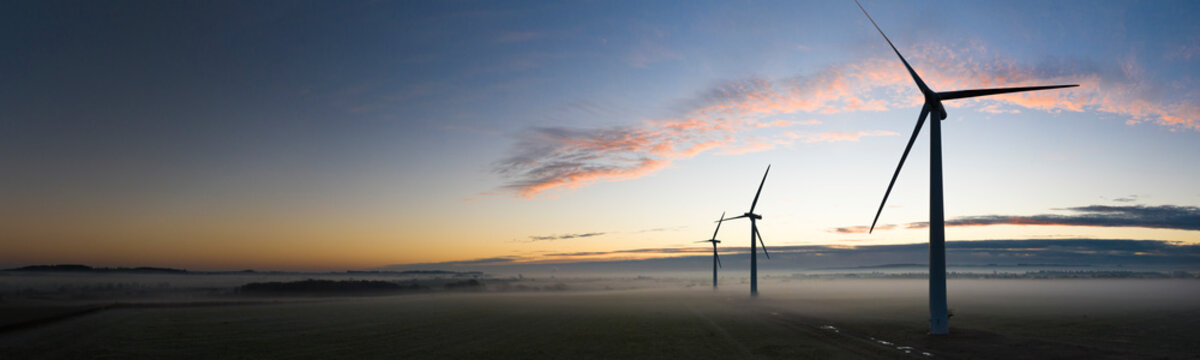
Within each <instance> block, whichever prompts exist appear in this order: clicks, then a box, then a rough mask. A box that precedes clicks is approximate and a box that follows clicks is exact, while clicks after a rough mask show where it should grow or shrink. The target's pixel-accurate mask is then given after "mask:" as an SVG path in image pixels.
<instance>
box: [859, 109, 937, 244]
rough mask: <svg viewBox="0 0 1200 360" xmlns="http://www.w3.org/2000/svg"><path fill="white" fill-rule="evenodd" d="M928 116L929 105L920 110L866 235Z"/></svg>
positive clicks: (877, 219) (880, 210) (873, 226)
mask: <svg viewBox="0 0 1200 360" xmlns="http://www.w3.org/2000/svg"><path fill="white" fill-rule="evenodd" d="M926 115H929V104H926V105H925V106H924V107H922V108H921V116H920V117H918V118H917V127H916V128H913V133H912V137H910V138H908V146H905V147H904V154H903V155H900V164H899V165H896V173H894V174H892V182H889V183H888V187H887V191H886V192H884V193H883V202H880V203H879V210H878V211H875V220H872V221H871V230H868V231H867V233H868V234H870V233H871V232H874V231H875V223H876V222H879V214H882V213H883V205H885V204H887V199H888V195H891V194H892V186H894V185H896V178H897V177H899V176H900V169H901V168H903V167H904V159H906V158H908V152H909V150H912V146H913V143H914V142H916V141H917V134H920V133H921V126H922V125H925V116H926Z"/></svg>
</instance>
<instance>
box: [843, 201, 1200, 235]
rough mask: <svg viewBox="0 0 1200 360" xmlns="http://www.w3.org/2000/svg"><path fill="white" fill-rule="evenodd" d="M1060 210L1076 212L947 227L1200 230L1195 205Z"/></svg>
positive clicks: (988, 218) (972, 219)
mask: <svg viewBox="0 0 1200 360" xmlns="http://www.w3.org/2000/svg"><path fill="white" fill-rule="evenodd" d="M1059 210H1067V211H1070V212H1074V213H1075V214H1070V215H1056V214H1043V215H1030V216H1014V215H982V216H965V217H959V218H954V219H950V220H947V221H946V226H986V225H1058V226H1097V227H1140V228H1151V229H1176V230H1200V208H1198V207H1194V206H1174V205H1158V206H1144V205H1131V206H1109V205H1091V206H1080V207H1072V208H1065V209H1059ZM928 226H929V223H928V222H914V223H908V224H906V225H905V226H904V228H907V229H916V228H925V227H928ZM892 228H893V227H891V226H888V227H883V226H879V227H876V228H875V229H877V230H887V229H892ZM831 231H833V232H838V233H864V232H866V231H867V227H865V226H850V227H841V228H836V229H833V230H831Z"/></svg>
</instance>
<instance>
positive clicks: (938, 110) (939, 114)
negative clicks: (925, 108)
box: [925, 100, 946, 120]
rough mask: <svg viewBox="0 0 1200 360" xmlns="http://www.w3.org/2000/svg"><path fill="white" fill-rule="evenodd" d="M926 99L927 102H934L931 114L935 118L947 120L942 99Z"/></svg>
mask: <svg viewBox="0 0 1200 360" xmlns="http://www.w3.org/2000/svg"><path fill="white" fill-rule="evenodd" d="M925 101H926V104H933V106H931V108H932V109H931V110H930V111H929V116H931V117H933V119H934V120H946V108H945V107H943V106H942V102H941V100H934V101H933V102H929V100H925Z"/></svg>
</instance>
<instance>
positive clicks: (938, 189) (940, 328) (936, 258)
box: [854, 0, 1079, 334]
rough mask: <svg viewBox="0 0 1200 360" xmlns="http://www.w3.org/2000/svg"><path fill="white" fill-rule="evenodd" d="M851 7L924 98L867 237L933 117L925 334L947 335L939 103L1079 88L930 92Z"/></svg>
mask: <svg viewBox="0 0 1200 360" xmlns="http://www.w3.org/2000/svg"><path fill="white" fill-rule="evenodd" d="M854 3H855V4H858V8H859V9H861V10H862V12H863V14H864V15H866V16H867V20H870V21H871V25H874V26H875V30H877V31H879V35H883V39H884V40H885V41H887V43H888V46H891V47H892V52H895V53H896V56H897V57H899V58H900V62H902V63H904V68H905V69H908V74H909V75H911V76H912V79H913V81H914V82H916V83H917V88H918V89H920V90H921V94H922V95H924V96H925V105H924V106H923V107H921V115H920V116H919V117H917V126H916V128H915V129H913V133H912V137H911V138H909V139H908V146H906V147H905V148H904V153H903V154H902V155H900V164H899V165H897V166H896V172H895V173H894V174H892V181H891V182H890V183H888V187H887V191H886V192H884V193H883V202H881V203H880V204H879V210H878V211H876V212H875V220H873V221H871V230H870V231H868V233H870V232H874V231H875V223H876V222H878V221H879V214H881V213H883V206H884V204H887V198H888V195H889V194H891V193H892V186H893V185H895V184H896V177H897V176H899V175H900V168H902V167H904V159H905V158H907V157H908V151H909V150H911V149H912V146H913V142H914V141H916V140H917V134H918V133H919V132H921V126H922V125H924V124H925V116H927V115H929V114H933V117H934V121H931V122H930V124H929V132H930V135H929V139H930V144H931V148H930V152H929V157H930V159H929V163H930V164H929V332H930V333H932V334H946V333H948V332H950V323H949V313H948V311H947V305H946V229H945V226H946V223H945V216H944V214H943V209H942V127H941V120H945V119H946V109H945V108H944V107H942V101H946V100H955V99H963V98H970V97H976V96H986V95H996V94H1007V93H1014V92H1022V91H1034V90H1048V89H1058V88H1065V87H1075V86H1079V85H1050V86H1029V87H1008V88H992V89H974V90H957V91H942V92H937V91H933V90H932V89H930V88H929V86H927V85H925V82H924V81H921V77H920V76H918V75H917V72H916V71H915V70H913V68H912V66H909V65H908V61H907V60H904V56H903V55H900V50H896V45H893V44H892V40H891V39H888V37H887V35H884V34H883V30H881V29H879V25H878V24H875V19H872V18H871V15H870V14H867V9H865V8H863V7H862V4H859V3H858V0H855V1H854Z"/></svg>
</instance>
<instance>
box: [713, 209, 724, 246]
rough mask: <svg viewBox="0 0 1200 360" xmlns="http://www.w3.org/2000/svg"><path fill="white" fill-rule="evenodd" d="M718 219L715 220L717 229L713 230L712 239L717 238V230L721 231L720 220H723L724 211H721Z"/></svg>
mask: <svg viewBox="0 0 1200 360" xmlns="http://www.w3.org/2000/svg"><path fill="white" fill-rule="evenodd" d="M718 219H719V220H717V229H716V230H713V237H712V238H713V240H716V239H717V232H718V231H721V222H722V220H725V212H724V211H722V212H721V217H720V218H718Z"/></svg>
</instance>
